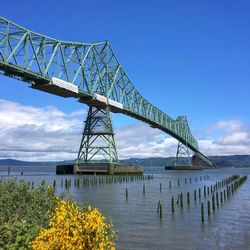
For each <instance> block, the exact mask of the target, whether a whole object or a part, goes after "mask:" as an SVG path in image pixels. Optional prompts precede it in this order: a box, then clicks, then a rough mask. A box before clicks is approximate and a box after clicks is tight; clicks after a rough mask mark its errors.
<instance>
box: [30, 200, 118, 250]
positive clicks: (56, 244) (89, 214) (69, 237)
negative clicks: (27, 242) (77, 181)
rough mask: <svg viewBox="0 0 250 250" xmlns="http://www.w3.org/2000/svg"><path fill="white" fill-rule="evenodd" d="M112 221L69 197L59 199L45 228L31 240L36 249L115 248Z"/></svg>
mask: <svg viewBox="0 0 250 250" xmlns="http://www.w3.org/2000/svg"><path fill="white" fill-rule="evenodd" d="M114 240H115V232H114V230H113V226H112V224H111V223H109V222H107V221H106V219H105V218H104V216H103V215H102V214H101V213H100V212H99V211H98V209H96V208H92V207H91V206H88V207H86V208H82V207H80V206H79V205H78V204H77V203H75V202H73V201H70V200H61V201H59V204H58V206H57V207H56V209H55V211H54V212H53V213H52V214H51V215H50V224H49V228H48V229H42V230H41V232H40V234H39V235H38V236H37V237H36V238H35V239H34V240H33V241H32V242H31V246H32V248H33V249H36V250H45V249H50V250H55V249H60V250H61V249H62V250H63V249H65V250H66V249H67V250H70V249H79V250H80V249H93V250H106V249H112V250H113V249H115V244H114Z"/></svg>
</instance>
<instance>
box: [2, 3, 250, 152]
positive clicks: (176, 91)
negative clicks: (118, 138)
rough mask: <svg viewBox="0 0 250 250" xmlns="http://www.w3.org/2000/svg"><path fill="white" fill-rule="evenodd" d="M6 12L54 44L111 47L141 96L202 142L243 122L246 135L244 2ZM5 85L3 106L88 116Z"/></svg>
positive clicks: (10, 8) (249, 9)
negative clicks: (183, 118) (182, 120)
mask: <svg viewBox="0 0 250 250" xmlns="http://www.w3.org/2000/svg"><path fill="white" fill-rule="evenodd" d="M1 10H2V11H1V15H2V16H3V17H5V18H7V19H10V20H12V21H14V22H16V23H17V24H19V25H21V26H24V27H26V28H28V29H30V30H33V31H36V32H39V33H43V34H46V35H48V36H52V37H55V38H57V39H61V40H71V41H78V42H95V41H102V40H108V41H109V42H110V43H111V46H112V48H113V50H114V51H115V53H116V55H117V57H118V59H119V61H120V63H121V64H122V65H123V67H124V69H125V70H126V72H127V74H128V76H129V77H130V79H131V81H132V82H133V83H134V85H135V86H136V88H137V89H138V90H139V91H140V92H141V93H142V95H143V96H144V97H145V98H146V99H148V100H149V101H150V102H152V103H153V104H154V105H156V106H157V107H159V108H160V109H161V110H163V111H164V112H166V113H167V114H169V115H170V116H171V117H173V118H176V117H177V116H178V115H182V114H184V115H187V117H188V120H189V123H190V127H191V130H192V131H193V133H194V134H195V135H196V136H197V137H198V139H201V140H217V141H218V140H220V139H221V138H220V136H223V135H225V134H226V135H227V136H230V132H228V131H231V130H230V124H232V122H235V124H238V125H239V123H240V125H239V126H238V130H239V131H238V130H237V131H236V132H237V133H242V132H244V133H245V132H246V133H248V132H249V124H250V116H249V110H250V101H249V98H248V97H249V92H250V84H249V83H250V70H249V58H250V43H249V40H250V29H249V24H250V3H249V1H247V0H246V1H244V0H238V1H230V0H229V1H224V0H222V1H213V0H210V1H205V0H204V1H198V0H197V1H184V0H182V1H178V0H173V1H171V0H165V1H160V0H154V1H153V0H145V1H141V0H140V1H135V0H134V1H119V0H118V1H115V0H106V1H104V0H94V1H76V0H71V1H31V0H26V1H17V0H16V1H6V2H5V4H4V5H3V6H2V7H1ZM0 83H1V86H2V87H1V92H0V99H2V100H6V101H11V102H15V103H18V104H19V105H20V106H23V107H26V106H32V107H37V108H40V109H44V108H45V107H47V106H53V107H56V108H57V109H58V110H60V111H62V112H64V113H65V114H71V113H72V112H75V111H77V110H80V109H82V108H83V109H86V106H84V105H81V104H79V103H77V102H76V101H75V100H74V99H67V100H66V99H63V98H60V97H57V96H53V95H49V94H45V93H42V92H39V91H34V90H32V89H30V88H28V85H27V84H26V83H22V82H18V81H16V80H13V79H10V78H6V77H3V76H0ZM0 115H1V114H0ZM2 115H3V114H2ZM83 117H84V116H83ZM79 119H80V117H79ZM82 119H84V118H82ZM113 120H114V124H115V126H117V127H118V128H121V127H123V126H125V127H126V126H133V125H134V124H138V122H137V121H135V120H132V119H130V118H127V117H125V116H120V115H118V116H117V115H115V116H114V117H113ZM223 122H224V123H223ZM225 123H226V124H227V125H225ZM218 124H220V125H221V124H224V125H222V128H221V127H220V125H218ZM228 124H229V125H228ZM0 125H1V124H0ZM211 131H212V132H211ZM231 132H232V131H231ZM234 132H235V130H234ZM149 133H151V132H149ZM152 133H155V132H152ZM228 133H229V134H228ZM231 137H232V134H231ZM242 138H245V137H242ZM246 138H247V140H248V139H249V138H250V137H249V134H248V135H247V137H246ZM242 140H244V139H242ZM244 143H246V141H245V142H244ZM248 150H249V148H247V150H246V151H244V153H248V152H249V153H250V150H249V151H248ZM207 152H210V151H209V150H208V151H207ZM230 152H231V151H230ZM232 152H233V151H232ZM235 152H238V151H235ZM217 153H219V152H218V151H217ZM222 153H223V152H222Z"/></svg>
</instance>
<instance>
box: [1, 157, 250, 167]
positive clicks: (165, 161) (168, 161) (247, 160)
mask: <svg viewBox="0 0 250 250" xmlns="http://www.w3.org/2000/svg"><path fill="white" fill-rule="evenodd" d="M208 158H209V159H210V160H211V161H212V162H213V163H215V165H216V167H218V168H222V167H239V168H243V167H244V168H246V167H250V155H229V156H209V157H208ZM174 161H175V157H151V158H130V159H125V160H121V163H125V164H131V165H142V166H171V165H173V164H174ZM71 163H73V160H69V161H60V162H56V161H54V162H29V161H19V160H14V159H0V165H2V166H3V165H5V166H6V165H15V166H24V165H26V166H34V165H36V166H37V165H39V166H40V165H41V166H42V165H44V166H48V165H49V166H51V165H57V164H71Z"/></svg>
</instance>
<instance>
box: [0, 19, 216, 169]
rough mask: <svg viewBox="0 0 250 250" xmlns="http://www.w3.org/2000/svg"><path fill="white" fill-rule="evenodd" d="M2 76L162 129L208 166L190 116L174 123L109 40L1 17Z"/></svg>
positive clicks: (209, 162)
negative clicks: (52, 32) (79, 37)
mask: <svg viewBox="0 0 250 250" xmlns="http://www.w3.org/2000/svg"><path fill="white" fill-rule="evenodd" d="M0 73H1V74H3V75H6V76H9V77H12V78H16V79H19V80H21V81H24V82H28V83H30V84H31V87H32V88H34V89H39V90H41V91H46V92H49V93H52V94H55V95H59V96H62V97H74V98H78V99H79V101H80V102H81V103H86V104H88V105H93V106H97V105H102V106H104V105H109V107H110V110H111V111H112V112H115V113H122V114H125V115H128V116H131V117H134V118H136V119H138V120H141V121H143V122H145V123H147V124H149V125H150V126H151V127H153V128H158V129H160V130H162V131H164V132H165V133H167V134H169V135H171V136H172V137H174V138H175V139H177V140H178V141H179V142H181V143H183V144H184V145H186V146H187V147H188V148H189V149H191V150H192V151H194V152H195V153H196V156H198V157H199V158H200V159H202V160H203V161H205V162H206V163H207V164H208V165H210V166H213V163H212V162H211V161H210V160H209V159H208V158H207V157H206V156H205V155H204V154H202V153H201V152H200V151H199V148H198V143H197V141H196V140H195V139H194V137H193V136H192V134H191V131H190V129H189V126H188V122H187V119H186V117H185V116H179V117H177V119H175V120H174V119H172V118H170V117H169V116H168V115H167V114H165V113H164V112H162V111H161V110H159V109H158V108H157V107H155V106H154V105H153V104H151V103H150V102H149V101H147V100H146V99H145V98H143V96H142V95H141V94H140V93H139V92H138V90H137V89H136V88H135V87H134V85H133V84H132V82H131V81H130V80H129V78H128V76H127V74H126V73H125V71H124V70H123V68H122V66H121V64H120V63H119V62H118V60H117V58H116V56H115V54H114V52H113V50H112V48H111V47H110V45H109V43H108V42H107V41H104V42H99V43H76V42H65V41H60V40H56V39H54V38H51V37H47V36H44V35H41V34H39V33H35V32H32V31H29V30H27V29H25V28H23V27H21V26H19V25H17V24H15V23H13V22H11V21H9V20H7V19H5V18H3V17H0Z"/></svg>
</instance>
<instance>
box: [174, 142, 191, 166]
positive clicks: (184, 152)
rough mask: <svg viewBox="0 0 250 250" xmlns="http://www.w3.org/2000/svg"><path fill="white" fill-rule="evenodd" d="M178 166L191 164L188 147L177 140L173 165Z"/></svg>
mask: <svg viewBox="0 0 250 250" xmlns="http://www.w3.org/2000/svg"><path fill="white" fill-rule="evenodd" d="M178 166H189V167H191V166H192V163H191V158H190V153H189V148H188V146H187V145H185V144H183V143H181V142H178V146H177V151H176V157H175V167H178Z"/></svg>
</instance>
